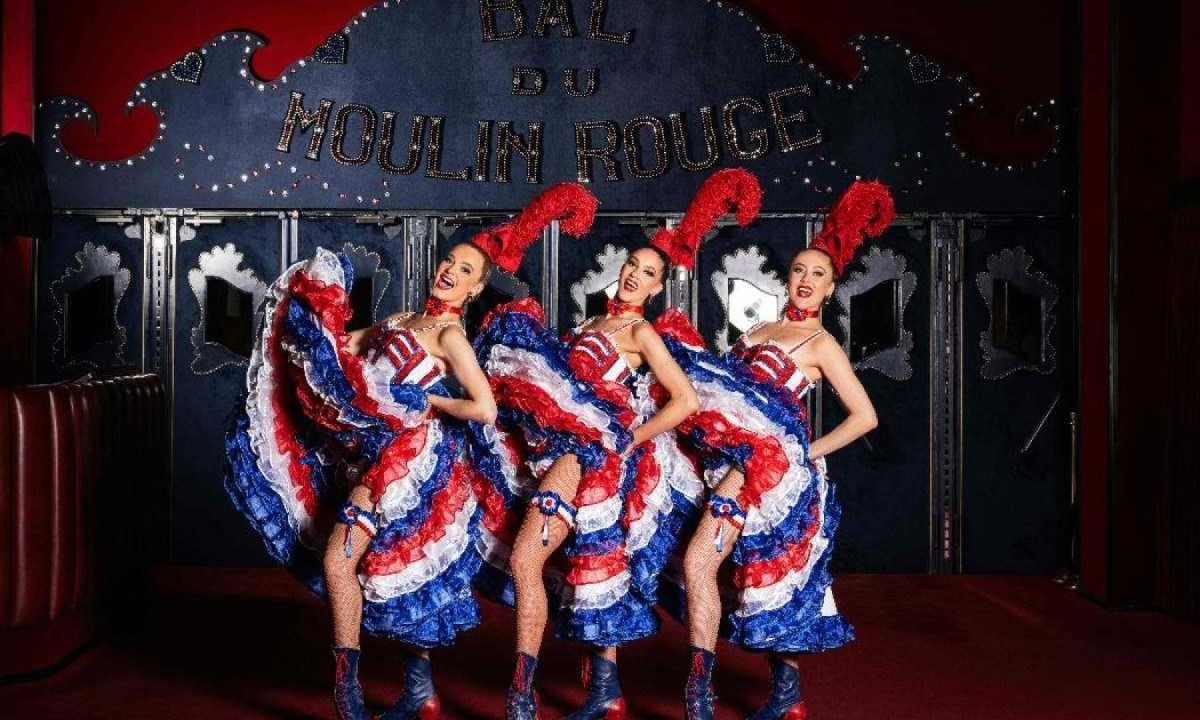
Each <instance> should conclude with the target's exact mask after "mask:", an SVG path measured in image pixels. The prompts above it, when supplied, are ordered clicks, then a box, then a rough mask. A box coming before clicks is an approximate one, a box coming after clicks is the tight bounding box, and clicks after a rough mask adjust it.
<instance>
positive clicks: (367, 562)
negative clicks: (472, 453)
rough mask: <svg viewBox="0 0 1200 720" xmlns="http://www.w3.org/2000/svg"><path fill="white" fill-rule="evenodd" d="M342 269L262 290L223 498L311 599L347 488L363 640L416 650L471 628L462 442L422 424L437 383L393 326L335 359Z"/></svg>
mask: <svg viewBox="0 0 1200 720" xmlns="http://www.w3.org/2000/svg"><path fill="white" fill-rule="evenodd" d="M353 282H354V273H353V268H352V267H351V265H350V263H349V262H348V261H346V260H345V258H344V257H341V256H338V255H334V254H333V253H330V252H328V251H326V250H323V249H318V251H317V254H316V256H315V257H314V258H312V259H311V260H308V261H305V262H301V263H298V264H296V265H293V266H292V267H291V268H289V269H288V270H287V272H285V273H284V274H283V275H282V276H281V277H280V278H279V279H278V280H276V281H275V282H274V283H273V284H272V285H271V287H270V289H269V291H268V293H267V300H266V304H265V307H264V313H263V324H262V327H261V329H260V332H259V335H258V338H257V341H256V344H255V347H254V350H253V354H252V356H251V359H250V367H249V371H248V373H247V381H246V390H247V395H246V401H245V404H244V406H243V407H241V408H239V411H238V413H237V416H236V418H235V421H234V425H233V429H232V430H231V431H230V432H229V434H228V435H227V437H226V455H227V459H228V471H227V474H226V480H225V485H226V489H227V490H228V492H229V495H230V497H231V498H232V499H233V502H234V504H235V505H236V506H237V508H238V509H239V510H240V511H241V512H242V514H243V515H245V517H246V519H247V520H248V521H249V522H250V524H251V526H252V527H253V528H254V529H255V530H256V531H257V532H258V533H259V534H260V535H261V536H262V539H263V541H264V542H265V544H266V548H267V551H268V552H269V553H270V554H271V555H272V556H273V557H274V558H275V559H276V560H278V561H279V562H280V563H282V564H283V565H284V566H286V567H287V568H288V569H289V570H291V571H292V572H293V573H294V574H295V575H296V576H297V577H298V578H299V579H300V580H301V581H302V582H304V583H305V584H306V585H307V586H308V587H309V588H311V589H312V590H313V591H314V592H316V593H319V594H323V592H324V582H323V575H322V557H323V555H324V549H325V544H326V541H327V540H328V539H329V538H330V533H331V532H334V531H335V527H336V528H337V532H334V534H333V540H332V541H333V542H341V541H342V540H341V538H342V537H343V534H342V533H341V532H340V531H341V529H342V528H345V527H347V526H345V525H336V526H335V524H334V523H335V522H336V521H337V519H338V516H339V511H340V509H341V508H342V506H343V505H344V504H345V502H346V500H347V497H348V495H349V493H350V490H351V489H352V488H353V487H354V486H355V485H366V486H367V487H368V488H370V490H371V494H372V497H373V498H374V499H375V502H376V503H377V505H376V507H375V508H374V509H375V511H376V513H377V534H376V535H375V537H374V538H373V539H372V540H371V542H370V545H369V547H368V549H367V552H366V554H365V555H364V556H363V558H362V560H361V562H360V564H359V568H358V570H359V580H360V582H361V584H362V590H363V597H364V607H363V628H364V629H365V630H366V631H367V632H368V633H371V634H373V635H377V636H381V637H384V638H388V639H392V640H397V641H400V642H404V643H407V644H411V645H415V646H418V647H434V646H439V645H448V644H450V643H452V642H453V641H454V639H455V637H456V635H457V633H458V632H460V631H462V630H466V629H468V628H471V627H474V626H475V625H477V624H478V623H479V609H478V606H477V603H476V601H475V599H474V597H473V596H472V593H471V581H472V578H473V577H474V575H475V574H476V573H477V571H478V567H479V556H478V555H477V553H476V552H475V547H474V544H475V535H476V534H477V527H478V519H479V516H480V509H479V507H478V504H477V502H476V499H475V496H474V494H473V492H472V489H471V482H470V478H471V474H470V471H469V469H468V468H467V466H466V464H465V463H464V458H465V450H466V429H465V427H464V426H463V425H461V424H459V423H457V422H452V421H450V420H449V419H443V418H442V417H441V416H439V415H438V414H437V413H436V412H435V413H432V414H431V413H430V412H429V405H428V399H427V396H426V394H427V393H437V394H442V395H445V394H447V393H448V391H447V387H446V382H445V381H446V376H445V371H444V370H443V369H442V367H441V365H440V364H439V363H438V362H437V361H436V360H435V359H434V358H432V357H430V356H429V355H428V353H427V352H426V351H425V350H424V349H423V348H422V346H421V345H420V343H418V342H417V340H416V338H415V337H414V336H413V334H412V333H411V332H410V331H408V330H406V329H404V328H402V327H400V326H399V325H397V324H385V325H383V326H379V327H377V328H375V329H373V331H372V333H371V335H370V336H369V338H368V342H367V343H366V344H367V346H368V350H367V352H366V353H365V355H364V356H356V355H353V354H351V353H349V352H348V351H347V349H346V343H347V341H348V337H347V336H346V335H345V334H344V332H345V327H346V323H347V321H348V320H349V318H350V317H351V308H350V301H349V291H350V288H351V286H352V285H353Z"/></svg>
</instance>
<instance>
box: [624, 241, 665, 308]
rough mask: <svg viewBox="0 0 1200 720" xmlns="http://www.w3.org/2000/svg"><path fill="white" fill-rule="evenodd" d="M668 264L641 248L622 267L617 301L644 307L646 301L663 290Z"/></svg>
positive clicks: (656, 255) (647, 249)
mask: <svg viewBox="0 0 1200 720" xmlns="http://www.w3.org/2000/svg"><path fill="white" fill-rule="evenodd" d="M666 270H667V267H666V263H664V262H663V259H662V257H661V256H660V255H659V254H658V253H657V252H655V251H654V250H651V249H650V248H641V249H640V250H636V251H634V252H632V253H630V254H629V258H628V259H626V260H625V265H623V266H622V267H621V277H620V279H619V282H618V284H617V299H618V300H620V301H621V302H626V303H632V304H634V305H644V304H645V303H646V300H648V299H650V298H652V297H654V296H655V295H658V294H659V293H660V292H662V290H663V275H665V274H666Z"/></svg>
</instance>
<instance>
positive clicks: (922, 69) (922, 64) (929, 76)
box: [908, 55, 942, 85]
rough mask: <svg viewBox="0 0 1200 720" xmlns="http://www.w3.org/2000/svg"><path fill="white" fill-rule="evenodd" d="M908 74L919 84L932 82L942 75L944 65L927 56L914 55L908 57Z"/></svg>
mask: <svg viewBox="0 0 1200 720" xmlns="http://www.w3.org/2000/svg"><path fill="white" fill-rule="evenodd" d="M908 74H909V75H912V79H913V82H914V83H916V84H917V85H923V84H925V83H931V82H933V81H934V80H937V79H938V78H940V77H941V76H942V66H941V65H938V64H937V63H935V62H934V61H932V60H930V59H929V58H927V57H925V56H924V55H912V56H910V57H909V58H908Z"/></svg>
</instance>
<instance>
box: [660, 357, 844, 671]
mask: <svg viewBox="0 0 1200 720" xmlns="http://www.w3.org/2000/svg"><path fill="white" fill-rule="evenodd" d="M743 338H744V336H743ZM668 347H669V349H671V351H672V354H673V355H674V356H675V358H676V361H677V362H679V364H680V366H681V367H682V368H683V370H684V372H685V374H687V376H688V377H689V379H690V380H691V381H692V384H693V386H694V387H695V388H696V392H697V394H698V395H699V399H700V410H699V412H697V413H696V414H695V415H693V416H691V417H690V418H688V419H687V420H685V421H684V422H683V423H682V424H681V425H680V427H679V428H678V432H679V434H680V435H681V436H682V437H683V438H684V440H683V442H685V443H687V444H691V445H692V447H693V448H694V449H695V451H696V452H697V453H698V454H699V456H700V458H701V461H702V463H703V464H704V466H705V471H706V472H705V477H706V480H707V481H708V484H709V485H710V486H712V487H715V486H716V484H717V483H719V482H720V480H721V479H723V478H724V476H725V473H726V472H727V471H728V470H729V469H730V468H731V467H737V468H740V469H741V470H743V472H744V474H745V483H744V484H743V486H742V488H741V490H740V492H739V493H738V495H737V496H736V497H735V498H730V499H732V500H734V501H735V502H736V504H737V507H738V508H740V509H741V511H743V512H744V526H743V528H742V532H741V535H740V536H739V537H738V539H737V541H736V543H735V544H734V547H733V553H732V559H733V563H734V572H733V575H732V580H731V582H732V587H723V588H722V599H723V606H724V610H725V616H724V618H723V623H722V631H723V633H722V634H723V635H725V636H727V637H728V638H729V639H730V640H731V641H732V642H734V643H737V644H739V645H741V646H743V647H746V648H751V649H756V650H771V651H775V652H781V653H805V652H818V651H821V650H827V649H831V648H835V647H838V646H840V645H843V644H845V643H847V642H849V641H850V640H852V639H853V638H854V631H853V628H852V627H851V625H850V624H849V623H848V622H847V621H846V620H845V619H844V618H843V617H842V616H841V615H840V614H839V613H838V610H837V605H836V604H835V603H834V599H833V592H832V589H831V587H830V585H831V582H832V578H831V576H830V574H829V569H828V566H829V559H830V556H831V554H832V552H833V538H834V533H835V531H836V529H837V524H838V520H839V518H840V516H841V509H840V507H839V505H838V503H837V500H836V498H835V497H834V488H833V486H832V485H831V484H830V483H829V482H828V480H827V477H826V473H825V464H824V462H823V460H822V461H817V462H813V461H812V460H811V459H810V458H809V451H808V448H809V439H810V431H809V424H808V420H807V406H806V404H805V398H806V396H807V394H808V393H809V392H810V391H811V390H812V388H813V387H815V383H814V382H812V381H811V380H810V378H808V377H807V376H806V375H805V374H804V372H803V371H802V370H801V369H800V368H799V367H797V366H796V364H795V363H794V362H793V361H792V359H791V357H790V355H789V354H788V352H787V351H786V350H785V349H783V348H781V347H779V346H778V345H776V344H774V343H771V342H768V343H761V344H758V345H752V346H751V345H747V344H746V343H745V342H744V340H739V341H738V342H737V344H736V345H735V346H734V348H733V349H732V350H731V351H730V352H729V353H727V354H726V355H724V356H722V357H717V356H715V355H713V354H712V353H709V352H706V351H705V350H704V349H703V341H702V340H700V338H699V336H698V334H697V335H694V339H692V340H688V341H685V342H673V343H670V344H669V345H668ZM718 502H720V501H718ZM730 509H731V508H730V507H722V508H714V507H712V506H709V507H706V508H705V512H713V513H714V514H716V513H718V512H722V511H723V512H726V513H728V512H729V511H730ZM724 524H725V523H724V522H723V523H722V525H724ZM722 532H724V531H722ZM711 541H712V542H714V543H717V542H719V539H718V538H716V537H714V538H712V539H711Z"/></svg>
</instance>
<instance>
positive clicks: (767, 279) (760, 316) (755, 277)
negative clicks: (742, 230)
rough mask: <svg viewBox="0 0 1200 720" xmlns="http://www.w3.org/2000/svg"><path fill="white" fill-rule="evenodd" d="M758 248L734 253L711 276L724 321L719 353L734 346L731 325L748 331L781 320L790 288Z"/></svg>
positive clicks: (724, 259)
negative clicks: (769, 265) (769, 266)
mask: <svg viewBox="0 0 1200 720" xmlns="http://www.w3.org/2000/svg"><path fill="white" fill-rule="evenodd" d="M766 265H767V257H766V256H765V255H763V254H762V252H761V251H760V250H759V249H758V248H757V247H748V248H743V249H740V250H735V251H734V252H732V253H731V254H729V255H726V256H724V257H723V258H721V269H720V270H716V271H714V272H713V274H712V284H713V290H715V291H716V293H717V299H719V300H720V301H721V308H722V311H723V313H724V316H725V322H724V323H723V324H722V325H721V328H720V329H719V330H718V331H717V335H716V338H715V339H714V343H715V345H716V348H717V352H725V351H727V350H729V348H730V347H731V346H732V344H733V343H732V342H731V340H730V337H729V326H731V325H732V326H733V327H735V328H737V329H738V330H739V331H741V332H746V331H747V330H749V329H750V328H752V327H754V326H755V325H757V324H758V323H760V322H770V321H774V320H778V319H779V317H780V315H781V314H782V313H783V307H784V305H786V304H787V286H786V285H784V283H783V281H782V280H780V279H779V275H777V274H776V273H775V271H774V270H768V269H767V268H766Z"/></svg>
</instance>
